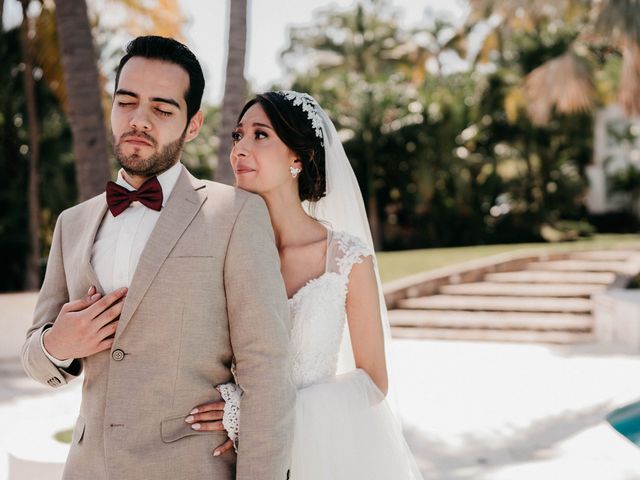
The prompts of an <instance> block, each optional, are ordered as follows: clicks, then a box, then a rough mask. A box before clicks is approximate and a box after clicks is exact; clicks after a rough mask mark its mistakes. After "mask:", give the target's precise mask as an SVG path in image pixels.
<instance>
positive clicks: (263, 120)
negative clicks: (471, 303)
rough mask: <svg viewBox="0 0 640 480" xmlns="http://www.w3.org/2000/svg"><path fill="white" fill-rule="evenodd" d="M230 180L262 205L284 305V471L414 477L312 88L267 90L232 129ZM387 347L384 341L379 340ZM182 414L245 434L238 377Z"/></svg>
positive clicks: (355, 230)
mask: <svg viewBox="0 0 640 480" xmlns="http://www.w3.org/2000/svg"><path fill="white" fill-rule="evenodd" d="M232 138H233V149H232V152H231V164H232V167H233V170H234V173H235V178H236V185H237V186H238V187H239V188H242V189H244V190H248V191H250V192H254V193H257V194H258V195H260V196H261V197H262V198H263V199H264V201H265V203H266V205H267V208H268V209H269V214H270V217H271V222H272V225H273V230H274V233H275V238H276V243H277V247H278V251H279V254H280V261H281V272H282V277H283V279H284V283H285V287H286V290H287V295H288V297H289V309H290V314H291V318H292V321H293V329H292V332H291V341H292V347H293V348H292V351H293V370H292V375H293V379H294V381H295V383H296V386H297V388H298V398H297V402H296V407H295V419H296V426H295V431H294V442H293V450H292V464H291V476H292V478H296V479H304V480H315V479H318V480H321V479H322V480H327V479H331V480H347V479H348V480H353V479H355V478H366V479H369V480H375V479H381V480H382V479H384V480H389V479H394V480H395V479H411V480H414V479H421V478H422V477H421V475H420V473H419V471H418V468H417V466H416V463H415V461H414V459H413V457H412V455H411V452H410V451H409V448H408V446H407V445H406V442H405V440H404V438H403V436H402V432H401V428H400V425H399V422H398V421H397V420H396V418H395V416H394V414H393V412H392V411H391V409H390V407H389V405H388V402H387V400H386V399H385V397H386V396H387V391H388V377H387V364H388V362H387V358H386V353H385V352H386V351H388V347H389V343H388V342H389V340H390V333H389V323H388V320H387V315H386V308H385V307H384V299H383V297H382V294H381V289H380V280H379V275H378V270H377V266H376V262H375V255H374V251H373V244H372V241H371V233H370V231H369V225H368V222H367V217H366V214H365V210H364V204H363V200H362V195H361V193H360V189H359V187H358V183H357V181H356V178H355V175H354V173H353V170H352V169H351V166H350V164H349V161H348V159H347V157H346V154H345V152H344V149H343V147H342V144H341V142H340V140H339V138H338V134H337V132H336V129H335V127H334V125H333V123H332V122H331V120H330V119H329V117H328V116H327V114H326V113H325V112H324V110H322V108H321V107H320V106H319V105H318V103H317V102H316V101H315V100H314V99H313V98H312V97H311V96H309V95H307V94H304V93H298V92H292V91H279V92H267V93H264V94H262V95H257V96H256V97H255V98H254V99H252V100H251V101H249V102H248V103H247V104H246V105H245V106H244V108H243V109H242V112H241V113H240V116H239V120H238V125H237V127H236V128H235V130H234V131H233V134H232ZM385 347H387V348H385ZM216 388H218V390H220V392H221V394H222V398H223V399H224V400H225V401H224V402H215V403H210V404H205V405H198V406H197V407H196V408H194V410H193V411H192V412H190V414H189V415H188V416H187V417H186V422H187V423H190V424H191V426H192V428H194V429H196V430H222V429H225V430H227V433H228V435H229V438H230V440H229V441H227V442H226V443H225V444H223V445H222V446H220V447H218V448H217V449H216V450H215V451H214V455H216V456H217V455H220V454H221V453H223V452H224V451H226V450H228V449H230V448H231V446H232V445H233V446H235V445H236V442H238V441H239V442H241V441H242V431H241V430H242V429H241V427H240V411H241V408H240V404H241V394H242V389H241V386H237V385H235V384H226V385H220V386H218V387H216Z"/></svg>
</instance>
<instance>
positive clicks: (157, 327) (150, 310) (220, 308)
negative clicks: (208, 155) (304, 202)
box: [22, 36, 295, 480]
mask: <svg viewBox="0 0 640 480" xmlns="http://www.w3.org/2000/svg"><path fill="white" fill-rule="evenodd" d="M203 89H204V77H203V74H202V70H201V68H200V64H199V63H198V60H197V59H196V58H195V56H194V55H193V53H192V52H191V51H190V50H189V49H188V48H187V47H185V46H184V45H182V44H181V43H179V42H177V41H175V40H172V39H168V38H161V37H152V36H151V37H139V38H136V39H135V40H133V41H132V42H131V43H130V44H129V45H128V47H127V52H126V55H125V56H124V58H122V60H121V62H120V65H119V67H118V72H117V76H116V86H115V95H114V102H113V110H112V114H111V128H112V133H113V144H114V150H115V154H116V157H117V159H118V162H119V163H120V166H121V167H122V169H121V170H120V172H119V174H118V179H117V182H110V183H109V184H108V186H107V191H106V194H105V193H103V194H101V195H98V196H97V197H94V198H92V199H90V200H87V201H86V202H83V203H81V204H80V205H77V206H75V207H73V208H71V209H69V210H66V211H64V212H62V214H61V215H60V216H59V217H58V222H57V224H56V228H55V232H54V236H53V243H52V245H51V252H50V254H49V260H48V264H47V271H46V275H45V279H44V283H43V285H42V290H41V291H40V295H39V297H38V302H37V305H36V309H35V314H34V322H33V326H32V327H31V328H30V329H29V331H28V333H27V340H26V342H25V344H24V347H23V352H22V357H23V364H24V368H25V370H26V371H27V373H28V374H29V375H30V376H31V377H33V378H34V379H36V380H38V381H40V382H42V383H45V384H48V385H50V386H52V387H58V386H61V385H64V384H66V383H68V382H69V381H71V380H73V379H74V378H75V377H77V376H78V375H79V374H80V373H81V371H82V370H84V384H83V388H82V405H81V408H80V416H79V418H78V421H77V423H76V426H75V429H74V431H73V439H72V445H71V450H70V452H69V457H68V459H67V463H66V466H65V472H64V479H67V480H76V479H77V480H87V479H91V480H106V479H110V480H116V479H117V480H142V479H154V480H156V479H171V480H174V479H188V480H191V479H201V478H202V479H205V478H206V479H211V480H230V479H233V478H237V479H242V480H255V479H269V480H271V479H282V480H284V479H285V478H287V477H288V474H289V472H288V468H289V461H290V453H289V451H290V444H291V435H292V431H293V425H292V422H293V417H292V412H293V404H294V399H295V390H294V386H293V383H292V381H291V377H290V352H289V330H290V325H289V318H288V310H287V301H286V293H285V289H284V285H283V282H282V279H281V276H280V271H279V258H278V253H277V250H276V247H275V243H274V236H273V231H272V229H271V224H270V222H269V218H268V214H267V210H266V207H265V205H264V203H263V202H262V200H260V198H259V197H257V196H255V195H252V194H249V193H246V192H243V191H241V190H238V189H234V188H232V187H228V186H225V185H220V184H217V183H213V182H210V181H205V180H198V179H196V178H194V177H193V176H191V175H190V174H189V172H188V171H187V170H186V169H185V167H184V166H183V165H182V164H181V163H180V156H181V153H182V148H183V144H184V142H188V141H190V140H192V139H193V138H195V137H196V136H197V135H198V132H199V130H200V127H201V126H202V112H201V111H200V101H201V98H202V92H203ZM70 93H71V94H73V92H70ZM220 161H221V162H223V161H226V159H220ZM232 362H235V364H236V370H237V380H238V383H239V384H240V385H241V386H242V389H243V390H244V396H243V398H242V426H241V428H242V440H241V442H240V444H239V450H238V454H237V458H236V455H235V454H234V453H232V452H230V453H227V454H226V455H222V456H218V457H214V456H212V455H211V452H212V450H213V448H214V447H215V446H217V445H218V444H220V443H222V442H223V441H224V440H225V437H226V433H225V432H224V431H220V432H204V431H201V432H200V431H197V430H194V429H193V428H192V427H191V426H190V425H189V424H187V423H186V422H185V417H186V416H187V415H188V414H189V411H190V410H191V409H192V408H193V405H197V404H200V403H204V402H205V401H209V400H210V398H211V396H212V395H219V394H218V393H217V391H216V390H215V389H214V386H215V385H218V384H221V383H226V382H229V381H233V377H232V374H231V364H232ZM218 399H219V397H218Z"/></svg>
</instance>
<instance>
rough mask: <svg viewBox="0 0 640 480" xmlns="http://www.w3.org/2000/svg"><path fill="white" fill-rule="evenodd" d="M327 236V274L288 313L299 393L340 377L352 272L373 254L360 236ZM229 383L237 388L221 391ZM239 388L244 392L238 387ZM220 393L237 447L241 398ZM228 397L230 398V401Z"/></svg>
mask: <svg viewBox="0 0 640 480" xmlns="http://www.w3.org/2000/svg"><path fill="white" fill-rule="evenodd" d="M329 235H330V237H329V240H328V244H327V269H326V271H325V272H324V273H323V274H322V275H321V276H319V277H317V278H314V279H312V280H310V281H309V282H307V283H306V284H305V285H304V286H303V287H302V288H301V289H300V290H298V291H297V292H296V293H295V294H294V295H293V297H292V298H291V299H289V313H290V315H291V319H292V321H293V328H292V331H291V346H292V352H293V370H292V375H293V380H294V382H295V384H296V386H297V387H298V388H299V389H300V388H304V387H308V386H310V385H313V384H315V383H318V382H321V381H323V380H326V379H328V378H331V377H333V376H334V375H335V374H336V371H337V367H338V353H339V351H340V343H341V341H342V335H343V331H344V324H345V320H346V297H347V291H348V286H349V274H350V273H351V269H352V267H353V265H355V264H357V263H362V261H363V259H364V257H367V256H370V255H373V252H372V251H371V249H369V248H368V247H367V245H366V244H365V243H364V242H363V241H362V240H360V239H359V238H358V237H354V236H352V235H349V234H348V233H345V232H331V231H329ZM229 385H234V384H226V385H221V386H220V387H227V386H229ZM216 388H217V387H216ZM237 388H238V390H239V391H240V392H241V391H242V390H241V389H240V387H237ZM220 392H221V393H222V397H223V398H224V399H225V401H226V402H227V405H225V411H224V417H225V419H223V424H224V426H225V428H226V429H227V432H229V438H231V439H232V440H233V441H234V446H235V444H236V440H235V439H234V437H232V434H233V435H234V436H235V437H236V438H237V434H238V425H239V415H240V411H239V407H238V403H239V399H240V395H241V394H240V393H237V392H235V391H230V392H228V391H226V388H225V391H223V390H220ZM227 397H229V398H231V400H227ZM227 406H229V413H227V410H228V409H227ZM225 420H226V422H227V423H228V424H229V425H230V426H229V427H227V423H225Z"/></svg>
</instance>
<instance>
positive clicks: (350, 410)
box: [291, 369, 422, 480]
mask: <svg viewBox="0 0 640 480" xmlns="http://www.w3.org/2000/svg"><path fill="white" fill-rule="evenodd" d="M295 417H296V426H295V434H294V442H293V453H292V455H293V457H292V464H291V478H294V479H299V480H360V479H363V480H364V479H366V480H421V479H422V476H421V474H420V471H419V470H418V467H417V465H416V463H415V460H414V459H413V456H412V455H411V451H410V450H409V447H408V446H407V443H406V442H405V440H404V437H403V435H402V430H401V427H400V423H399V422H398V420H397V419H396V417H395V416H394V414H393V413H392V412H391V410H390V409H389V406H388V404H387V402H386V401H385V400H384V396H383V395H382V393H381V392H380V390H379V389H378V387H377V386H376V385H375V384H374V383H373V381H372V380H371V379H370V378H369V376H368V375H367V374H366V373H365V372H364V371H363V370H360V369H357V370H354V371H352V372H349V373H346V374H342V375H338V376H336V377H333V378H331V379H329V380H326V381H323V382H320V383H316V384H314V385H311V386H309V387H305V388H303V389H301V390H298V399H297V404H296V415H295Z"/></svg>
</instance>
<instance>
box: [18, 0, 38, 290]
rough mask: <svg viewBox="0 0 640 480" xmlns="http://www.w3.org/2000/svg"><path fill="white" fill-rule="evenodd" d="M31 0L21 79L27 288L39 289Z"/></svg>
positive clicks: (24, 30) (24, 16)
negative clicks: (25, 125) (24, 119)
mask: <svg viewBox="0 0 640 480" xmlns="http://www.w3.org/2000/svg"><path fill="white" fill-rule="evenodd" d="M30 1H31V0H20V2H21V4H22V23H21V25H20V43H21V46H22V55H23V62H24V70H23V72H22V79H23V85H24V92H25V98H26V101H27V117H28V122H29V149H28V155H29V156H28V158H29V188H28V194H27V195H28V197H27V198H28V205H29V238H30V246H31V248H30V251H29V255H28V256H27V265H26V275H25V290H37V289H38V287H39V286H40V198H39V195H38V188H39V183H40V182H39V174H38V159H39V156H40V150H39V145H40V134H39V129H38V107H37V103H36V91H35V84H34V81H33V56H32V49H31V45H30V42H29V17H28V16H27V10H28V9H29V3H30Z"/></svg>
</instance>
